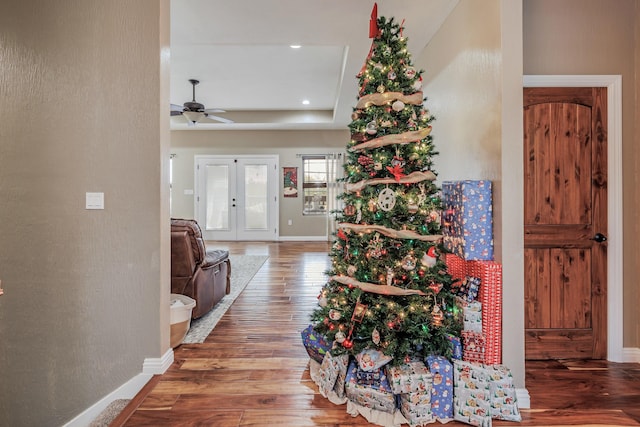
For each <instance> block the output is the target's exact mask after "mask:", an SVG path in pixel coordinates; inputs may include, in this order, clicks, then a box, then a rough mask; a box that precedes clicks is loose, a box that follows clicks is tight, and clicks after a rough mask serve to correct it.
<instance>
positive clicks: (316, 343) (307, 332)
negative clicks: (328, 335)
mask: <svg viewBox="0 0 640 427" xmlns="http://www.w3.org/2000/svg"><path fill="white" fill-rule="evenodd" d="M300 335H301V336H302V343H303V344H304V348H306V349H307V353H308V354H309V357H311V358H312V359H313V360H315V361H316V362H318V363H322V360H323V359H324V355H325V354H326V353H327V352H328V351H329V350H331V343H330V342H328V341H327V340H326V339H325V337H324V336H322V335H321V334H319V333H317V332H316V331H315V330H314V329H313V325H309V326H307V327H306V328H305V329H304V330H303V331H302V332H300Z"/></svg>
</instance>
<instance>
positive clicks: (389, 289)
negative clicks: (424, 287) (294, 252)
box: [331, 275, 427, 296]
mask: <svg viewBox="0 0 640 427" xmlns="http://www.w3.org/2000/svg"><path fill="white" fill-rule="evenodd" d="M331 280H333V281H336V282H338V283H341V284H343V285H348V286H353V287H356V288H360V289H362V290H363V291H365V292H370V293H374V294H380V295H393V296H405V295H423V296H425V295H427V294H425V293H424V292H422V291H421V290H419V289H403V288H398V287H397V286H390V285H376V284H375V283H367V282H359V281H358V280H356V279H354V278H353V277H349V276H341V275H339V276H332V277H331Z"/></svg>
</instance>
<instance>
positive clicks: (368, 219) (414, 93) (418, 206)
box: [311, 17, 462, 364]
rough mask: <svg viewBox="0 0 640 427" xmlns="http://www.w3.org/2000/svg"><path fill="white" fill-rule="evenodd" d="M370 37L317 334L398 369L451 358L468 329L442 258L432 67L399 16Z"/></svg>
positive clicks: (316, 316) (337, 347)
mask: <svg viewBox="0 0 640 427" xmlns="http://www.w3.org/2000/svg"><path fill="white" fill-rule="evenodd" d="M370 37H372V38H373V43H372V46H371V50H370V53H369V55H368V57H367V59H366V61H365V64H364V66H363V68H362V70H361V71H360V73H359V74H358V76H357V77H358V79H359V89H360V90H359V95H358V99H357V104H356V106H355V108H354V111H353V114H352V117H351V118H352V121H351V123H350V125H349V128H350V130H351V141H350V142H349V143H348V146H347V153H348V154H347V157H346V161H345V166H344V168H345V178H344V179H343V182H344V192H343V193H342V194H340V196H339V198H340V199H341V200H342V202H343V205H344V209H343V210H342V211H336V212H334V214H335V216H336V220H337V221H338V231H337V233H336V235H335V240H334V243H333V246H332V248H331V252H330V256H331V258H332V266H331V268H330V269H329V271H328V272H327V274H328V276H329V280H328V282H327V283H326V284H325V285H324V286H323V288H322V290H321V293H320V295H319V297H318V305H319V306H318V308H316V309H315V310H314V312H313V313H312V316H311V318H312V321H313V329H314V330H315V331H316V332H317V333H319V334H322V335H323V336H324V337H325V338H326V340H327V341H329V342H333V348H332V349H331V353H332V354H336V355H339V354H345V353H347V354H350V355H353V356H356V355H358V354H359V353H361V352H362V351H363V350H365V349H373V350H379V351H380V352H382V353H384V354H385V355H387V356H390V357H391V358H393V364H400V363H403V362H404V361H406V360H408V359H411V358H418V359H420V360H424V358H425V357H426V356H429V355H442V356H445V357H450V356H451V351H452V346H451V339H452V337H454V339H455V338H457V337H459V335H460V330H461V329H462V325H461V318H460V315H459V314H458V307H457V306H456V296H455V292H454V291H455V287H452V284H453V280H452V278H451V276H450V275H449V274H448V273H447V268H446V265H445V263H444V261H443V258H442V254H443V252H444V247H443V246H442V243H441V242H442V235H441V212H442V208H443V207H442V203H441V199H440V193H439V189H438V187H437V186H436V184H435V180H436V173H435V171H434V170H433V162H432V159H433V157H434V156H435V155H436V154H437V152H436V151H435V147H434V143H433V138H432V137H431V135H430V132H431V123H432V121H433V117H432V116H431V115H430V114H429V112H428V110H426V109H425V108H424V106H423V102H424V101H425V99H426V98H425V97H424V95H423V92H422V77H421V75H422V73H423V70H416V68H414V66H413V64H412V60H411V55H410V53H409V52H408V51H407V38H406V37H405V36H404V35H403V27H402V25H401V24H398V23H396V22H395V21H394V19H393V18H391V19H385V18H384V17H380V18H377V17H376V18H375V19H372V23H371V28H370Z"/></svg>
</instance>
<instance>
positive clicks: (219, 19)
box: [170, 0, 458, 130]
mask: <svg viewBox="0 0 640 427" xmlns="http://www.w3.org/2000/svg"><path fill="white" fill-rule="evenodd" d="M457 3H458V0H378V1H377V4H378V16H385V17H387V18H391V17H393V18H394V19H395V20H396V21H397V22H398V23H400V22H402V20H403V19H404V20H405V23H404V27H405V29H404V35H405V36H406V37H408V40H409V42H408V48H409V52H410V53H412V54H413V55H417V54H419V53H420V52H421V51H422V50H423V48H424V47H425V46H426V44H427V43H428V42H429V40H430V39H431V37H433V35H434V34H435V32H436V31H437V30H438V28H439V27H440V25H441V24H442V22H443V21H444V20H445V19H446V17H447V16H448V15H449V13H450V12H451V10H453V8H454V7H455V5H456V4H457ZM373 4H374V1H373V0H366V1H364V0H171V92H170V96H171V103H173V104H178V105H182V104H183V103H184V102H186V101H191V99H192V87H191V84H190V83H189V81H188V80H189V79H197V80H199V81H200V84H199V85H198V86H196V101H198V102H200V103H202V104H204V105H205V108H221V109H224V110H226V111H227V112H226V113H220V114H218V115H220V116H222V117H226V118H229V119H233V120H234V121H235V123H234V124H222V123H219V122H216V121H210V122H207V123H203V122H201V123H198V124H197V125H196V126H194V127H188V126H187V125H186V121H185V119H184V117H182V116H176V117H173V118H172V119H171V128H172V129H176V130H178V129H200V130H205V129H212V130H213V129H345V128H346V127H347V125H348V123H349V122H350V121H351V112H352V108H353V106H354V105H355V102H356V97H357V91H358V81H357V79H356V77H355V76H356V74H357V73H358V71H359V70H360V68H361V67H362V65H363V63H364V61H365V59H366V57H367V54H368V52H369V48H370V46H371V39H369V18H370V15H371V10H372V7H373ZM292 44H297V45H301V48H300V49H292V48H291V47H290V45H292ZM303 99H308V100H309V102H310V104H309V105H302V100H303Z"/></svg>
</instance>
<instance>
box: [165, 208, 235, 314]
mask: <svg viewBox="0 0 640 427" xmlns="http://www.w3.org/2000/svg"><path fill="white" fill-rule="evenodd" d="M230 276H231V262H230V261H229V251H225V250H220V249H208V250H207V249H206V247H205V243H204V240H203V238H202V230H201V229H200V226H199V225H198V223H197V222H196V221H195V220H192V219H171V293H174V294H182V295H186V296H188V297H191V298H193V299H194V300H196V306H195V307H194V309H193V310H192V312H191V318H192V319H197V318H198V317H201V316H203V315H205V314H206V313H208V312H209V311H210V310H211V309H212V308H213V307H214V306H215V305H216V304H217V303H218V302H219V301H220V300H221V299H222V297H224V296H225V295H226V294H228V293H229V292H230V291H231V281H230Z"/></svg>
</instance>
